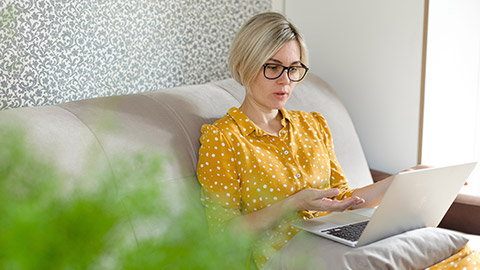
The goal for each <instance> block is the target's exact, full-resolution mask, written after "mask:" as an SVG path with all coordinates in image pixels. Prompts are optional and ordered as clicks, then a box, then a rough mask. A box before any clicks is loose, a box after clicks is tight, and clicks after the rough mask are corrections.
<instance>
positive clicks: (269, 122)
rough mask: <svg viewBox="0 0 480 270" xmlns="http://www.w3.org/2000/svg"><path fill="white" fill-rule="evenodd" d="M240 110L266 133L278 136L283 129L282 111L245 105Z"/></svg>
mask: <svg viewBox="0 0 480 270" xmlns="http://www.w3.org/2000/svg"><path fill="white" fill-rule="evenodd" d="M239 109H240V110H241V111H242V112H243V113H244V114H245V115H246V116H247V117H248V118H249V119H250V120H251V121H253V122H254V123H255V124H256V125H257V126H258V127H260V128H261V129H263V130H264V131H266V132H268V133H271V134H272V135H275V136H278V134H279V132H280V130H281V129H282V127H283V126H282V122H281V120H282V114H281V113H280V110H278V109H274V110H262V109H259V108H255V107H253V106H249V105H248V104H246V103H243V104H242V105H241V106H240V107H239Z"/></svg>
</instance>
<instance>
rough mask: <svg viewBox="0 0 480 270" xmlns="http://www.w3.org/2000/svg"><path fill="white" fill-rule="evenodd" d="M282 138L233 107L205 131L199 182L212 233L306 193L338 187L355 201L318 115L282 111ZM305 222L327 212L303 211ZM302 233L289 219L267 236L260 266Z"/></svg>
mask: <svg viewBox="0 0 480 270" xmlns="http://www.w3.org/2000/svg"><path fill="white" fill-rule="evenodd" d="M280 112H281V114H282V120H281V123H282V125H283V128H282V129H281V130H280V133H279V136H274V135H271V134H269V133H267V132H265V131H263V130H262V129H260V128H259V127H258V126H256V125H255V123H253V122H252V121H250V120H249V119H248V117H247V116H246V115H245V114H244V113H243V112H242V111H240V110H239V109H237V108H231V109H230V110H229V111H228V113H227V114H226V115H225V116H224V117H223V118H221V119H220V120H218V121H216V122H215V123H214V124H213V125H204V126H203V127H202V136H201V138H200V142H201V147H200V150H199V161H198V164H197V178H198V181H199V182H200V184H201V186H202V203H203V204H204V206H205V209H206V214H207V218H208V221H209V225H210V230H211V231H212V232H216V231H221V230H222V228H223V226H225V224H226V222H228V221H229V220H230V219H232V218H234V217H236V216H238V215H242V214H248V213H251V212H255V211H258V210H260V209H262V208H265V207H268V206H270V205H272V204H275V203H276V202H279V201H280V200H283V199H285V198H286V197H288V196H290V195H292V194H295V193H296V192H298V191H300V190H302V189H305V188H317V189H329V188H338V189H339V190H340V194H339V195H338V196H337V197H336V198H337V199H342V198H345V197H349V196H351V192H352V190H350V188H349V186H348V184H347V181H346V179H345V176H344V174H343V171H342V169H341V168H340V165H339V164H338V161H337V159H336V157H335V154H334V150H333V143H332V137H331V133H330V130H329V128H328V126H327V123H326V121H325V118H323V116H322V115H321V114H319V113H306V112H301V111H287V110H285V109H281V110H280ZM300 214H301V216H303V218H312V217H315V216H320V215H325V214H327V212H311V211H310V212H309V211H302V212H301V213H300ZM298 231H299V229H297V228H295V227H293V226H291V225H290V223H289V220H283V221H281V222H279V224H278V225H277V226H275V227H274V228H271V229H270V230H268V231H266V232H265V233H264V234H263V235H262V236H261V237H260V239H259V241H258V242H257V244H256V246H255V247H254V252H253V255H254V258H255V261H256V264H257V265H258V266H259V267H261V266H263V264H264V263H265V262H266V261H267V260H268V259H269V258H270V257H271V256H272V255H273V254H274V253H275V252H276V251H277V250H279V249H280V248H281V247H282V246H283V245H285V243H287V242H288V241H289V240H290V239H291V238H292V237H293V236H294V235H295V234H296V233H297V232H298Z"/></svg>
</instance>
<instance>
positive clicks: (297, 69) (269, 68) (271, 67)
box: [264, 64, 308, 81]
mask: <svg viewBox="0 0 480 270" xmlns="http://www.w3.org/2000/svg"><path fill="white" fill-rule="evenodd" d="M285 70H287V75H288V78H289V79H290V80H291V81H300V80H302V79H303V77H305V74H306V73H307V70H308V69H307V68H306V67H304V66H290V67H285V66H282V65H280V64H265V65H264V75H265V77H266V78H267V79H270V80H273V79H277V78H279V77H280V76H282V74H283V72H284V71H285Z"/></svg>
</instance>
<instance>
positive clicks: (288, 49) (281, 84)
mask: <svg viewBox="0 0 480 270" xmlns="http://www.w3.org/2000/svg"><path fill="white" fill-rule="evenodd" d="M266 64H281V65H283V66H286V67H289V66H293V65H295V66H298V65H300V46H299V45H298V42H297V41H296V40H291V41H289V42H287V43H286V44H285V45H284V46H283V47H282V48H281V49H280V50H279V51H278V52H277V53H276V54H275V55H273V56H272V57H271V58H270V59H268V60H267V62H266ZM296 85H297V82H292V81H290V79H289V78H288V76H287V70H284V71H283V73H282V75H281V76H280V77H279V78H277V79H274V80H270V79H267V78H265V76H264V75H263V66H262V68H261V69H260V70H259V72H258V74H257V77H256V78H255V80H254V81H253V83H252V84H251V86H250V88H249V89H247V93H246V97H245V101H244V103H249V105H255V107H256V108H257V109H260V110H262V111H265V112H268V111H271V110H278V109H281V108H283V107H284V106H285V103H286V102H287V100H288V98H289V97H290V95H291V94H292V91H293V88H295V86H296Z"/></svg>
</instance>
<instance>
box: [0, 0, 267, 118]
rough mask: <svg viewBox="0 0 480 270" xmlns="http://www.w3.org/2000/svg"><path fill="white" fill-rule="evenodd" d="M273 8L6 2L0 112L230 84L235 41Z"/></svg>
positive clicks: (148, 1)
mask: <svg viewBox="0 0 480 270" xmlns="http://www.w3.org/2000/svg"><path fill="white" fill-rule="evenodd" d="M270 9H271V0H243V1H237V0H182V1H176V0H156V1H152V0H135V1H130V0H107V1H103V0H82V1H62V0H2V1H0V110H1V109H5V108H13V107H23V106H42V105H48V104H57V103H63V102H67V101H71V100H77V99H86V98H92V97H98V96H109V95H116V94H129V93H136V92H145V91H150V90H155V89H159V88H164V87H173V86H177V85H185V84H197V83H204V82H208V81H212V80H218V79H224V78H227V77H229V72H228V67H227V55H228V50H229V46H230V43H231V40H232V39H233V36H234V35H235V33H236V31H237V30H238V28H240V26H241V25H242V24H243V22H245V21H246V20H247V19H248V18H249V17H251V16H252V15H254V14H256V13H258V12H263V11H267V10H270Z"/></svg>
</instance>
